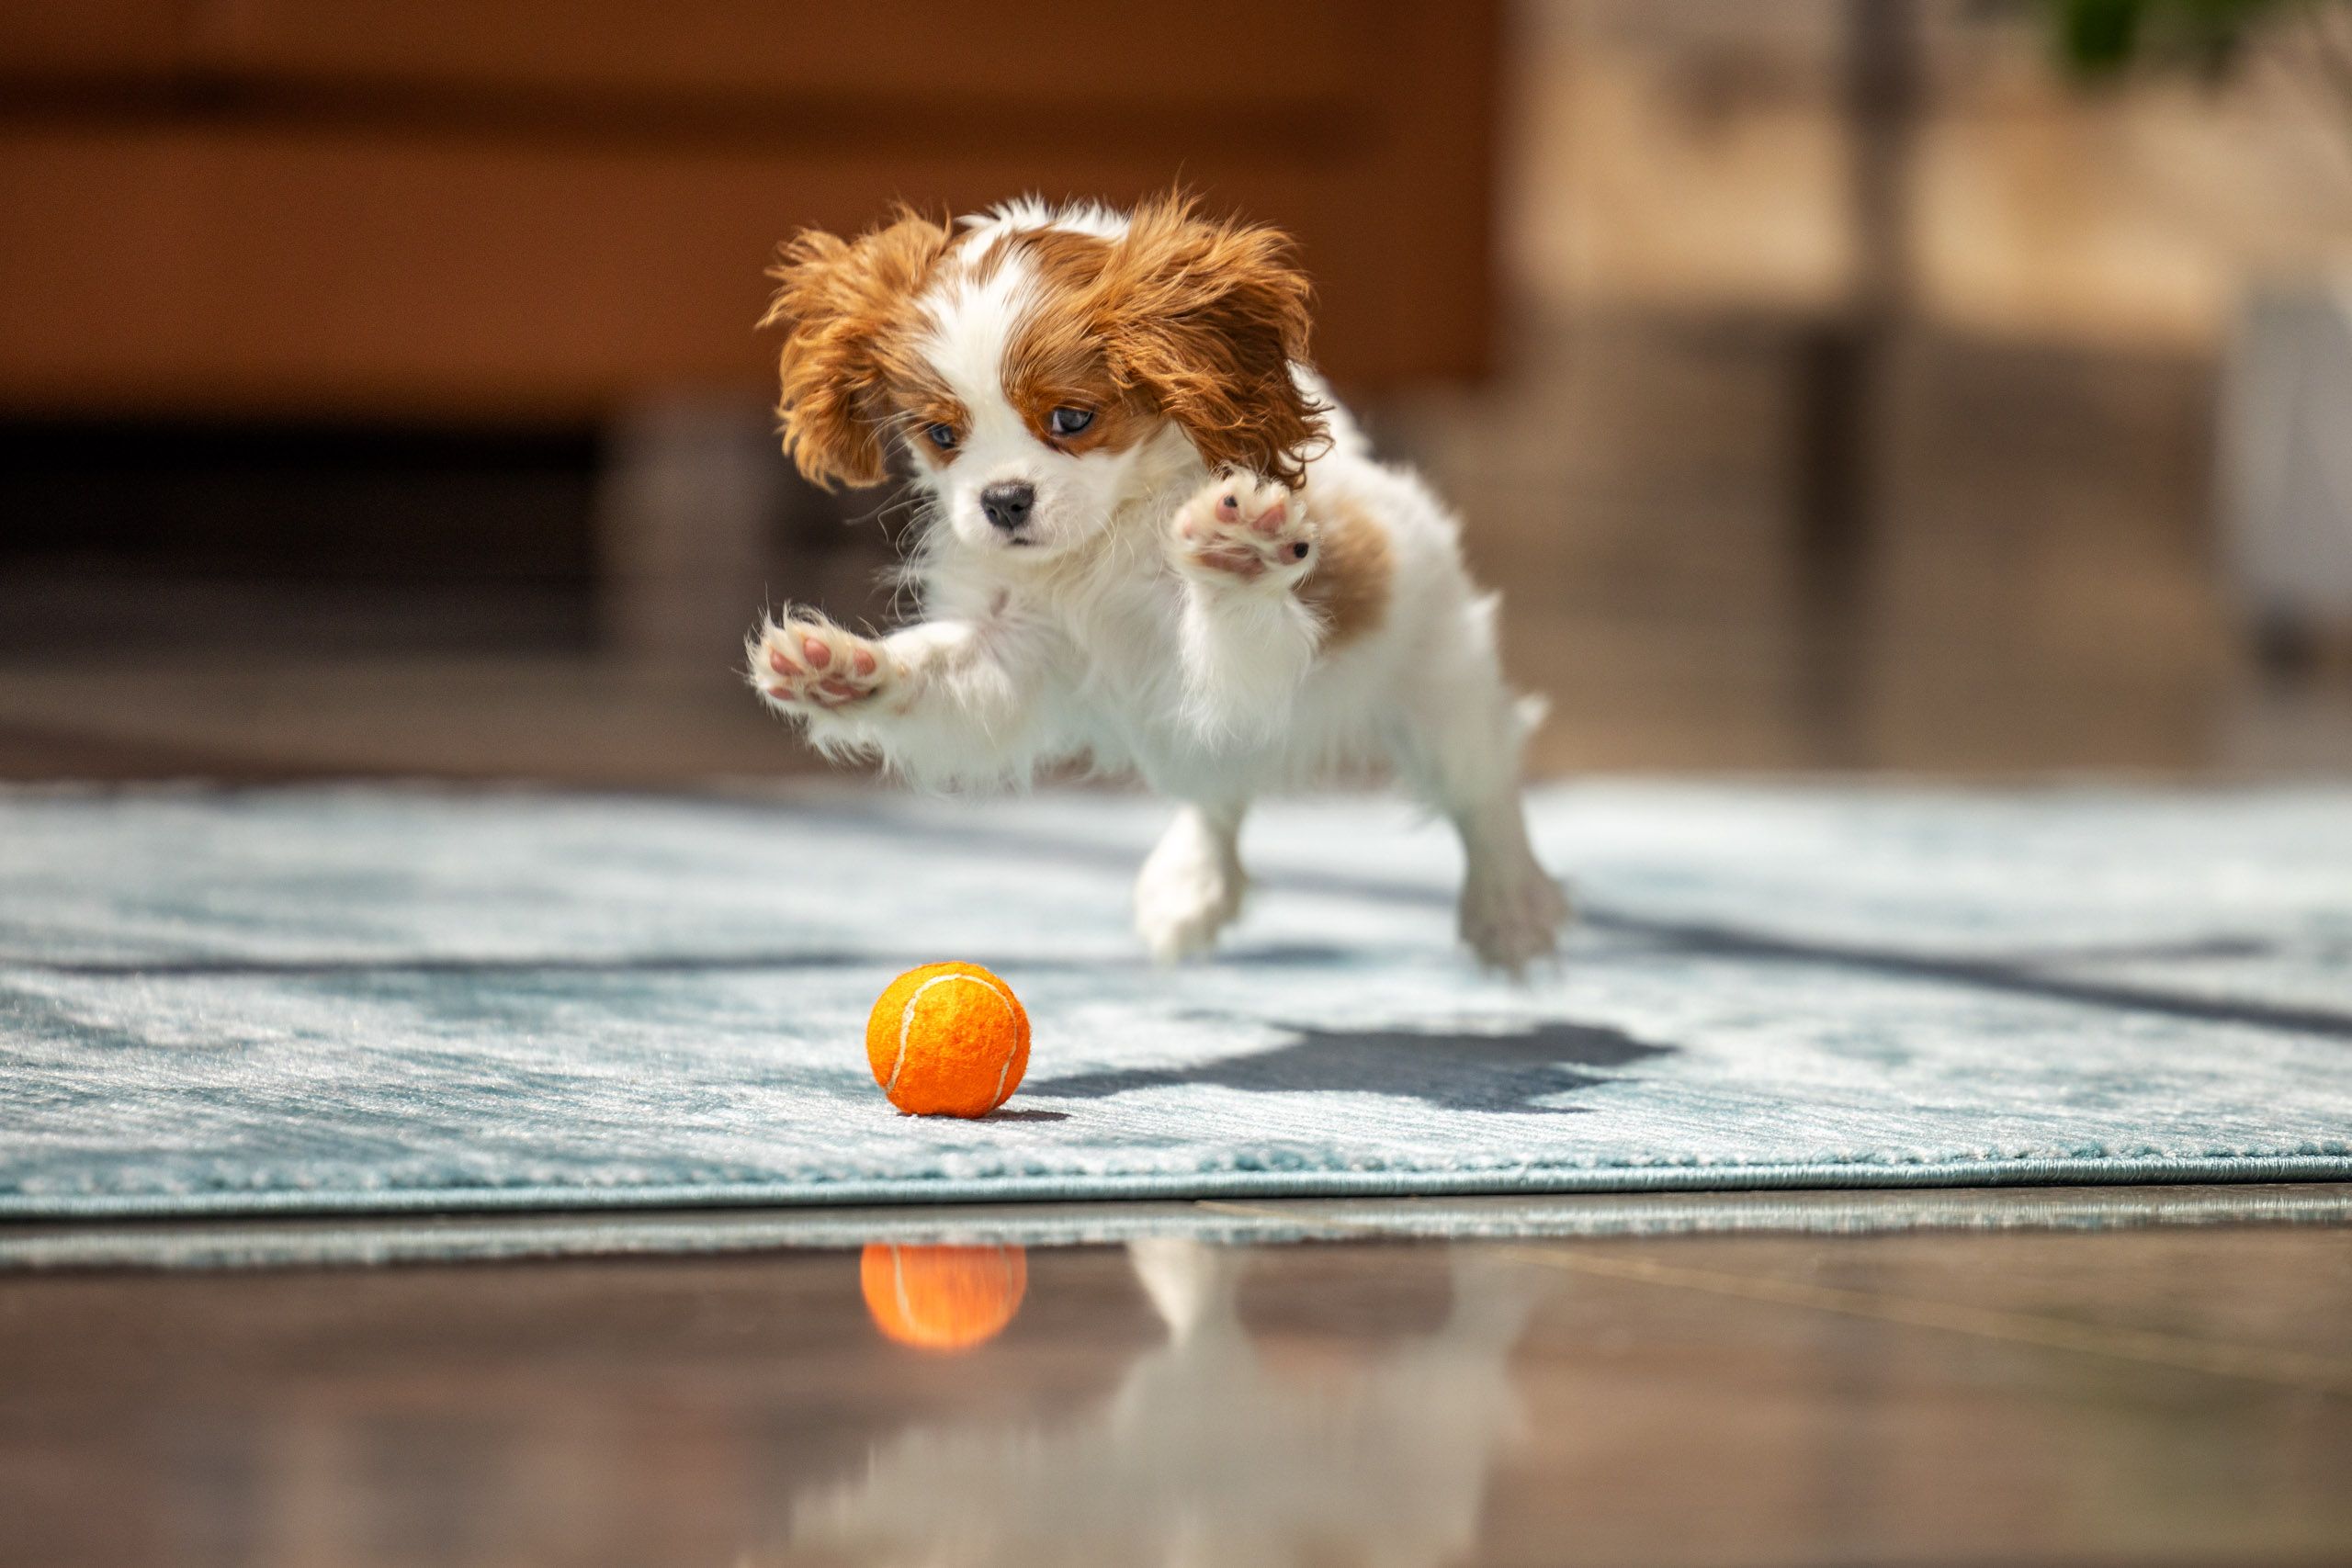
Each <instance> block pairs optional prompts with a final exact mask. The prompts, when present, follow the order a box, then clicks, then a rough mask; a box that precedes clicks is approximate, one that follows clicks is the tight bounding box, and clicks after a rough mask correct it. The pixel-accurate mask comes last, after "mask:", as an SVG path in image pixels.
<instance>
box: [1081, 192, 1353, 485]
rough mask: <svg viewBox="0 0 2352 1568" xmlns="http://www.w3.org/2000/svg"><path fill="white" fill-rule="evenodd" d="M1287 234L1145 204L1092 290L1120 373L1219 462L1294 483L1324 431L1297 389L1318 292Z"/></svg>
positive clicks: (1172, 201) (1319, 415) (1172, 205)
mask: <svg viewBox="0 0 2352 1568" xmlns="http://www.w3.org/2000/svg"><path fill="white" fill-rule="evenodd" d="M1293 249H1294V248H1293V246H1292V244H1291V242H1290V240H1289V238H1288V236H1286V235H1284V234H1283V233H1282V232H1281V231H1279V230H1275V229H1270V228H1265V227H1262V226H1259V225H1254V224H1242V223H1238V222H1232V221H1223V222H1220V221H1216V220H1208V219H1204V218H1201V217H1200V216H1198V214H1197V213H1196V211H1195V210H1194V205H1193V202H1192V200H1191V199H1190V198H1188V197H1182V196H1170V197H1161V198H1159V199H1158V200H1156V201H1151V202H1148V203H1146V204H1145V205H1144V206H1142V207H1140V208H1138V209H1136V213H1135V216H1134V218H1133V219H1132V220H1131V221H1130V222H1129V223H1128V226H1127V231H1126V233H1125V236H1124V237H1123V238H1121V239H1119V240H1117V241H1115V242H1114V243H1112V245H1111V247H1110V254H1109V255H1108V257H1107V258H1106V261H1105V265H1104V266H1103V273H1102V276H1101V277H1100V278H1099V279H1098V280H1097V281H1096V283H1095V285H1094V287H1095V288H1096V289H1097V290H1099V293H1098V295H1097V299H1096V301H1095V310H1094V312H1093V313H1094V317H1095V321H1096V330H1097V331H1098V332H1099V333H1101V335H1102V340H1103V354H1104V356H1105V358H1106V359H1107V360H1108V361H1109V364H1110V367H1111V373H1112V376H1113V377H1114V379H1116V380H1117V381H1118V382H1119V384H1120V385H1121V386H1123V387H1125V388H1127V389H1131V390H1133V391H1135V392H1136V393H1137V394H1138V395H1140V396H1141V397H1142V398H1143V399H1144V400H1146V401H1148V403H1150V404H1151V405H1152V406H1153V407H1154V408H1156V409H1157V410H1159V412H1160V413H1162V414H1163V415H1165V416H1166V417H1167V418H1169V419H1170V420H1173V421H1174V422H1175V423H1177V424H1179V425H1181V426H1182V428H1183V430H1184V432H1185V434H1188V435H1190V436H1191V437H1192V440H1193V446H1196V447H1198V448H1199V449H1200V453H1201V456H1202V457H1205V458H1206V459H1208V461H1209V462H1210V463H1211V464H1212V465H1213V466H1216V467H1220V468H1222V467H1233V468H1245V469H1248V470H1249V471H1250V472H1252V473H1257V474H1263V475H1265V476H1267V477H1268V478H1272V479H1280V480H1282V481H1283V483H1285V484H1289V485H1296V484H1297V483H1299V481H1300V480H1301V479H1302V478H1303V477H1304V474H1305V467H1304V463H1305V456H1306V454H1305V451H1304V448H1306V447H1307V446H1310V445H1312V444H1314V443H1317V442H1319V441H1322V440H1324V439H1325V438H1326V432H1325V427H1324V422H1323V413H1324V411H1323V409H1322V408H1321V407H1320V406H1319V405H1317V403H1315V402H1314V401H1313V400H1311V399H1309V398H1308V397H1307V396H1306V394H1305V393H1304V392H1302V391H1300V390H1299V388H1298V384H1297V383H1296V382H1295V380H1294V379H1293V378H1292V377H1291V368H1290V367H1291V363H1292V361H1294V360H1295V361H1298V362H1299V363H1301V364H1304V363H1306V334H1307V327H1308V321H1309V317H1308V313H1307V302H1308V298H1309V294H1310V290H1309V288H1308V285H1307V281H1306V274H1305V273H1303V272H1301V271H1300V270H1299V269H1298V266H1297V265H1296V264H1295V261H1294V260H1293Z"/></svg>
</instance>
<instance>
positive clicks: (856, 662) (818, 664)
mask: <svg viewBox="0 0 2352 1568" xmlns="http://www.w3.org/2000/svg"><path fill="white" fill-rule="evenodd" d="M751 658H752V685H754V686H756V687H758V688H759V691H760V694H761V695H762V696H764V697H765V698H767V700H768V702H769V703H770V705H773V706H775V707H776V708H777V709H779V710H781V711H782V712H784V713H787V714H791V715H793V716H804V717H805V716H808V715H810V714H816V713H838V712H842V711H843V710H845V709H851V708H856V707H860V706H863V705H866V704H869V703H872V702H874V701H875V700H876V698H878V697H880V696H882V695H883V694H885V693H886V692H887V691H888V689H889V686H890V684H891V682H892V681H893V680H894V679H895V678H896V672H895V671H894V670H893V668H892V665H891V660H890V654H889V650H888V649H886V648H884V647H883V646H882V645H881V644H880V643H878V642H876V641H875V640H874V639H873V638H871V637H859V636H858V635H857V634H856V633H854V632H848V631H843V630H842V628H841V627H839V626H835V625H833V624H832V622H831V621H827V620H820V619H817V618H815V617H813V616H807V615H787V616H786V618H785V619H783V620H781V621H770V622H769V623H768V624H767V626H766V627H765V629H763V631H762V632H761V633H760V635H759V636H758V637H754V638H752V643H751Z"/></svg>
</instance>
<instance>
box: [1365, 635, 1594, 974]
mask: <svg viewBox="0 0 2352 1568" xmlns="http://www.w3.org/2000/svg"><path fill="white" fill-rule="evenodd" d="M1495 608H1496V604H1495V601H1494V599H1493V598H1491V597H1489V598H1487V599H1484V600H1481V601H1479V602H1477V603H1476V604H1474V605H1472V606H1470V607H1469V615H1468V617H1467V619H1466V621H1465V622H1464V624H1463V625H1462V626H1461V627H1460V630H1461V632H1462V633H1463V634H1464V635H1463V636H1462V637H1461V639H1460V640H1459V641H1453V642H1451V645H1450V646H1447V647H1443V648H1440V649H1432V650H1430V654H1429V656H1428V657H1427V659H1426V660H1425V661H1424V662H1423V663H1422V664H1421V665H1420V666H1419V669H1418V670H1417V671H1416V674H1415V678H1414V679H1413V680H1412V682H1410V684H1409V686H1408V690H1407V692H1406V693H1405V694H1404V700H1403V702H1402V703H1401V704H1400V709H1401V711H1400V713H1399V715H1398V720H1399V722H1398V723H1397V728H1396V729H1395V731H1394V748H1393V749H1394V751H1395V755H1396V760H1397V772H1398V773H1399V774H1400V775H1402V777H1403V778H1404V780H1405V782H1406V783H1407V784H1408V786H1409V787H1411V788H1413V789H1414V790H1415V792H1416V793H1417V794H1419V795H1420V796H1421V798H1423V799H1425V800H1427V801H1428V802H1429V803H1430V805H1431V806H1433V807H1436V808H1437V809H1439V810H1441V811H1442V812H1444V813H1445V815H1446V817H1447V818H1449V819H1450V820H1451V821H1452V822H1453V826H1454V829H1455V830H1456V831H1457V832H1459V833H1460V834H1461V835H1462V852H1463V879H1462V905H1461V932H1462V940H1463V941H1464V942H1467V943H1469V945H1470V948H1471V951H1472V952H1474V953H1476V954H1477V955H1478V960H1479V962H1480V963H1482V964H1486V965H1487V967H1488V968H1491V969H1498V970H1500V971H1502V972H1503V973H1505V974H1507V975H1510V976H1521V975H1524V974H1525V973H1526V971H1527V970H1528V968H1529V966H1530V965H1532V964H1538V963H1543V962H1545V961H1548V960H1550V959H1551V958H1552V957H1553V956H1554V955H1555V953H1557V952H1558V950H1559V942H1560V931H1561V928H1562V927H1563V926H1565V925H1566V923H1567V919H1568V903H1567V899H1566V896H1564V895H1563V894H1562V893H1561V891H1560V885H1559V884H1558V883H1557V882H1555V881H1554V880H1553V879H1552V875H1551V874H1550V873H1549V872H1547V871H1545V870H1544V867H1543V865H1542V863H1539V862H1538V861H1537V860H1536V858H1535V850H1534V846H1533V845H1532V844H1531V843H1530V842H1529V841H1528V837H1527V817H1526V813H1525V810H1524V809H1523V807H1521V802H1520V784H1519V764H1520V751H1521V746H1522V743H1523V742H1524V741H1525V739H1526V737H1527V733H1528V731H1529V730H1530V729H1532V728H1533V727H1534V723H1535V721H1536V719H1537V718H1538V717H1539V716H1541V714H1542V707H1541V705H1540V704H1539V703H1536V702H1533V701H1531V700H1523V699H1519V698H1514V697H1513V696H1512V694H1511V693H1510V690H1509V689H1508V688H1507V687H1506V686H1505V685H1504V684H1503V678H1502V671H1501V668H1500V666H1499V665H1498V661H1497V660H1496V656H1495V647H1494V617H1495Z"/></svg>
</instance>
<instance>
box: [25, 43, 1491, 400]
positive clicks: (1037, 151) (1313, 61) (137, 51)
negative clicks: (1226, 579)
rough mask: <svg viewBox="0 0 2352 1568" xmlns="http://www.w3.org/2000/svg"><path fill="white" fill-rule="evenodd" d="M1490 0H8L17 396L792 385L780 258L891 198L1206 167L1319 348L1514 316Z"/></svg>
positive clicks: (1451, 353) (1476, 340) (420, 394)
mask: <svg viewBox="0 0 2352 1568" xmlns="http://www.w3.org/2000/svg"><path fill="white" fill-rule="evenodd" d="M1498 26H1499V24H1498V16H1497V5H1496V0H1454V3H1449V4H1430V5H1417V4H1411V3H1408V0H1298V3H1295V4H1288V5H1260V4H1252V3H1249V0H1199V3H1194V4H1187V5H1181V6H1093V7H1071V6H1008V5H1001V4H999V5H988V4H977V5H975V4H965V5H956V6H942V5H935V4H917V3H914V0H860V3H858V4H854V5H849V6H816V5H804V4H783V3H777V4H760V3H757V0H662V3H658V4H657V3H654V0H645V3H642V4H628V3H625V0H71V3H60V0H0V410H14V411H17V412H98V413H110V412H140V413H143V414H154V413H159V412H160V413H177V412H192V413H201V414H210V413H220V412H234V413H244V414H261V415H265V416H266V415H268V414H271V413H273V412H300V413H301V414H304V415H317V414H320V413H322V412H325V413H332V414H337V415H340V414H344V413H349V414H351V415H354V416H358V417H429V418H435V419H450V418H457V419H464V418H469V417H495V418H514V417H531V418H541V417H580V416H585V417H598V416H600V415H602V414H604V413H605V412H609V411H611V410H613V409H615V408H618V407H623V406H627V405H629V404H631V403H633V402H635V401H637V400H640V399H641V398H643V397H645V396H646V395H648V394H649V393H658V392H661V391H663V390H666V389H678V388H708V389H734V388H737V387H742V388H746V389H748V388H752V387H762V388H763V387H764V383H765V380H766V378H767V374H768V366H769V363H770V354H771V346H770V345H769V344H765V343H763V342H762V341H760V340H759V338H758V337H757V336H756V335H755V334H754V333H753V331H752V322H753V321H755V320H756V319H757V317H758V315H759V313H760V310H761V308H762V305H763V296H764V292H765V280H764V279H763V277H762V276H761V270H762V268H763V266H764V265H765V264H766V261H767V259H768V256H769V254H770V253H771V252H772V250H773V248H774V246H775V243H776V242H777V241H778V240H780V239H781V238H783V237H784V236H785V235H786V234H787V233H789V232H790V231H793V230H794V229H796V228H797V227H799V226H801V225H805V224H820V225H824V226H827V227H831V228H838V229H852V228H856V227H859V226H862V225H864V224H865V223H867V222H869V221H871V220H873V219H874V218H875V217H876V216H877V215H878V214H879V213H880V211H881V210H882V209H884V208H885V207H886V206H887V205H888V203H889V202H890V201H892V200H894V199H898V198H905V199H907V200H910V201H912V202H915V203H917V204H918V205H922V206H926V207H933V208H937V207H949V208H954V209H970V208H972V207H975V206H978V205H981V204H984V203H986V202H989V201H991V200H995V199H998V198H1001V197H1005V196H1007V195H1011V194H1014V193H1018V192H1022V191H1028V190H1036V191H1041V192H1043V193H1045V194H1046V195H1049V196H1060V195H1083V196H1098V197H1107V198H1110V199H1113V200H1115V201H1126V200H1130V199H1133V198H1134V197H1137V196H1139V195H1142V194H1144V193H1147V192H1148V191H1151V190H1154V189H1159V188H1162V187H1165V186H1168V185H1169V184H1170V183H1171V182H1172V181H1176V180H1180V179H1181V180H1182V181H1183V182H1184V183H1186V184H1188V185H1190V186H1194V187H1196V188H1198V189H1199V190H1201V191H1202V192H1203V193H1204V195H1205V196H1206V197H1208V198H1209V199H1210V201H1211V202H1212V203H1213V204H1216V205H1218V206H1222V207H1232V208H1236V209H1241V210H1243V211H1246V212H1248V213H1249V214H1250V215H1251V216H1254V217H1261V218H1265V219H1268V220H1273V221H1277V222H1280V223H1282V224H1283V225H1284V226H1286V227H1288V228H1290V229H1291V230H1292V231H1294V232H1295V233H1296V234H1298V235H1299V237H1300V238H1301V240H1302V241H1303V242H1304V244H1305V247H1306V258H1307V262H1308V265H1309V266H1310V268H1311V269H1312V270H1313V272H1314V274H1315V276H1316V279H1317V286H1318V288H1319V290H1320V293H1321V298H1322V307H1321V321H1320V328H1319V334H1320V335H1319V338H1318V343H1317V348H1318V353H1319V355H1320V356H1321V357H1322V358H1323V360H1324V361H1325V363H1326V364H1327V365H1328V366H1329V368H1330V369H1331V370H1332V371H1333V373H1334V374H1335V375H1336V376H1338V377H1339V378H1340V379H1341V380H1342V381H1343V382H1344V383H1348V384H1351V385H1354V386H1357V387H1367V386H1369V387H1378V386H1381V385H1389V384H1396V383H1399V382H1404V381H1408V380H1412V379H1417V378H1430V377H1458V376H1463V375H1467V374H1475V373H1476V372H1477V371H1478V370H1480V369H1481V368H1482V367H1484V365H1485V363H1486V359H1487V351H1488V341H1487V340H1488V332H1489V321H1490V306H1491V299H1490V289H1491V278H1490V273H1491V267H1492V254H1491V253H1492V229H1493V215H1492V195H1493V172H1492V163H1493V152H1494V142H1495V131H1494V118H1495V114H1496V107H1497V106H1496V96H1497V80H1496V79H1497V73H1498V58H1497V54H1498V47H1499V40H1498Z"/></svg>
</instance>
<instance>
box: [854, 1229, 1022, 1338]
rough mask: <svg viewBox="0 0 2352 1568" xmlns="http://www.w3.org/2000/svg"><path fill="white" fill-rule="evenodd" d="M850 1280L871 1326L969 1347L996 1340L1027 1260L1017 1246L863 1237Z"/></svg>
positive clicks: (1013, 1309)
mask: <svg viewBox="0 0 2352 1568" xmlns="http://www.w3.org/2000/svg"><path fill="white" fill-rule="evenodd" d="M857 1282H858V1284H859V1285H860V1286H862V1287H863V1288H864V1290H865V1310H866V1311H867V1312H868V1313H870V1314H873V1317H874V1326H875V1327H876V1328H878V1329H880V1330H881V1331H882V1332H883V1333H884V1334H885V1335H887V1336H888V1337H890V1338H892V1339H895V1340H897V1341H898V1342H899V1344H901V1345H912V1346H914V1347H916V1348H918V1349H923V1350H968V1349H970V1348H972V1347H973V1346H975V1345H979V1344H983V1343H985V1342H987V1341H988V1340H990V1339H993V1338H995V1337H997V1336H998V1335H999V1334H1000V1333H1001V1332H1002V1331H1003V1329H1004V1325H1006V1324H1008V1323H1011V1322H1012V1314H1015V1313H1017V1312H1019V1311H1020V1310H1021V1297H1022V1295H1023V1292H1026V1291H1027V1290H1028V1288H1029V1260H1028V1258H1027V1256H1026V1255H1025V1254H1023V1251H1022V1250H1021V1248H1019V1247H889V1246H886V1245H884V1244H883V1243H881V1242H878V1241H877V1242H872V1243H869V1244H868V1245H867V1247H866V1248H865V1254H864V1256H862V1257H861V1258H859V1259H858V1262H857Z"/></svg>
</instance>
